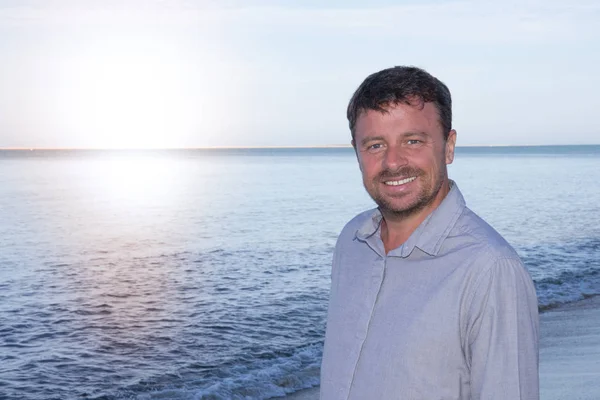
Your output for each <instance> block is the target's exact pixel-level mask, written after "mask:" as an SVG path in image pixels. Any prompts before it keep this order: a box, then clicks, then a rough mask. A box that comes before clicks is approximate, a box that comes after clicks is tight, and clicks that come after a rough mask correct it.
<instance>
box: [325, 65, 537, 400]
mask: <svg viewBox="0 0 600 400" xmlns="http://www.w3.org/2000/svg"><path fill="white" fill-rule="evenodd" d="M348 120H349V123H350V130H351V133H352V145H353V146H354V149H355V152H356V156H357V158H358V164H359V167H360V170H361V172H362V177H363V183H364V186H365V188H366V190H367V192H368V193H369V195H370V196H371V197H372V198H373V200H374V201H375V203H376V204H377V206H378V207H377V208H376V209H374V210H370V211H366V212H364V213H362V214H359V215H358V216H356V217H355V218H354V219H352V220H351V221H350V222H349V223H348V224H347V225H346V226H345V227H344V229H343V230H342V233H341V234H340V236H339V238H338V242H337V245H336V249H335V253H334V258H333V268H332V287H331V297H330V303H329V315H328V319H327V333H326V338H325V348H324V352H323V364H322V368H321V400H338V399H340V400H341V399H344V400H347V399H352V400H355V399H356V400H371V399H411V400H412V399H425V400H438V399H503V400H519V399H527V400H529V399H538V398H539V394H538V392H539V386H538V309H537V299H536V294H535V289H534V286H533V282H532V280H531V278H530V276H529V274H528V273H527V271H526V270H525V268H524V266H523V264H522V262H521V260H520V259H519V257H518V255H517V253H516V252H515V251H514V249H513V248H512V247H511V246H510V245H509V244H508V243H507V242H506V241H505V240H504V239H503V238H502V237H501V236H500V235H499V234H498V233H497V232H496V231H494V230H493V228H492V227H490V226H489V225H488V224H487V223H485V222H484V221H483V220H482V219H481V218H479V217H478V216H477V215H475V214H474V213H473V211H471V210H470V209H469V208H467V207H466V206H465V201H464V199H463V196H462V195H461V193H460V191H459V189H458V186H457V185H456V183H454V182H453V181H451V180H449V179H448V173H447V168H446V165H447V164H450V163H452V161H453V159H454V145H455V143H456V131H455V130H454V129H452V110H451V97H450V92H449V90H448V88H447V87H446V85H444V84H443V83H442V82H440V81H439V80H438V79H436V78H434V77H433V76H431V75H430V74H428V73H427V72H425V71H423V70H421V69H418V68H414V67H395V68H390V69H386V70H383V71H380V72H378V73H375V74H373V75H371V76H369V77H368V78H367V79H366V80H365V81H364V82H363V83H362V84H361V85H360V87H359V88H358V89H357V90H356V92H355V93H354V95H353V97H352V99H351V100H350V104H349V106H348Z"/></svg>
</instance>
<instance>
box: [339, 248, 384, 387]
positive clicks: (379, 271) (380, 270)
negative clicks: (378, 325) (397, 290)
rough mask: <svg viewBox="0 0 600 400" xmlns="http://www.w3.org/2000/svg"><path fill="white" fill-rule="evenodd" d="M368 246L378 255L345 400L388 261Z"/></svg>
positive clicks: (366, 335) (359, 358)
mask: <svg viewBox="0 0 600 400" xmlns="http://www.w3.org/2000/svg"><path fill="white" fill-rule="evenodd" d="M369 246H370V247H371V248H372V249H373V251H375V252H376V253H377V254H378V257H377V259H376V261H375V262H374V264H373V265H372V268H371V271H372V273H371V275H370V281H371V282H370V285H369V291H368V296H367V299H365V300H366V307H367V308H368V314H367V315H368V318H367V319H366V321H365V322H364V324H363V326H362V327H363V329H361V331H359V332H357V336H358V338H359V339H360V340H361V343H360V350H359V353H358V357H357V358H356V363H355V364H354V368H353V372H352V379H351V381H350V388H349V391H348V396H347V399H350V398H351V396H352V389H353V387H354V379H355V377H356V372H357V369H358V366H359V365H360V360H361V356H362V352H363V349H364V345H365V342H366V341H367V338H368V335H369V328H370V326H371V320H372V319H373V313H374V312H375V310H376V308H377V302H378V300H379V296H380V292H381V288H382V287H383V282H384V279H385V272H386V266H387V261H388V257H386V256H385V255H382V254H380V252H379V251H377V249H376V248H377V247H379V246H376V245H375V246H372V245H371V244H369Z"/></svg>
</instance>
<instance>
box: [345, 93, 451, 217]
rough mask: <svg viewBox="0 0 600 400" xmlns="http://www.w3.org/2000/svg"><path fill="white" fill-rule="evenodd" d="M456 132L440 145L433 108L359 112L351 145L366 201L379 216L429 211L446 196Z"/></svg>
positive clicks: (402, 107) (441, 137)
mask: <svg viewBox="0 0 600 400" xmlns="http://www.w3.org/2000/svg"><path fill="white" fill-rule="evenodd" d="M455 143H456V132H455V131H454V130H452V131H450V133H449V135H448V139H447V141H446V140H444V134H443V130H442V126H441V124H440V121H439V114H438V112H437V109H436V107H435V106H434V105H433V103H425V105H424V107H420V106H412V105H408V104H402V103H401V104H397V105H392V106H390V107H389V108H388V109H387V112H385V113H382V112H379V111H373V110H369V111H363V112H362V113H361V114H360V115H359V117H358V119H357V121H356V124H355V136H354V141H353V143H352V144H353V145H354V147H355V149H356V154H357V157H358V163H359V166H360V170H361V172H362V177H363V183H364V185H365V189H366V190H367V192H368V193H369V195H370V196H371V197H372V198H373V200H374V201H375V203H377V205H378V206H379V208H380V209H381V211H382V213H383V214H384V216H388V217H392V216H393V215H396V216H400V217H402V216H409V215H413V214H417V213H420V212H426V213H429V212H431V211H433V210H434V209H435V208H436V207H437V206H438V205H439V204H440V203H441V202H442V200H443V199H444V197H445V196H446V194H447V192H448V190H449V183H448V172H447V169H446V165H447V164H450V163H452V161H453V159H454V144H455Z"/></svg>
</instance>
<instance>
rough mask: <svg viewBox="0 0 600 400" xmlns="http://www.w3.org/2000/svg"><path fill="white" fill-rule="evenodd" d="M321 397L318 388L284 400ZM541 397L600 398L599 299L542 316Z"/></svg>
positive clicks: (560, 399) (563, 399) (567, 399)
mask: <svg viewBox="0 0 600 400" xmlns="http://www.w3.org/2000/svg"><path fill="white" fill-rule="evenodd" d="M318 398H319V389H318V388H312V389H307V390H303V391H300V392H297V393H294V394H292V395H290V396H287V397H285V399H286V400H317V399H318ZM540 398H541V399H542V400H598V399H600V296H596V297H592V298H589V299H586V300H582V301H579V302H576V303H572V304H568V305H566V306H562V307H560V308H555V309H552V310H550V311H546V312H544V313H542V314H541V315H540Z"/></svg>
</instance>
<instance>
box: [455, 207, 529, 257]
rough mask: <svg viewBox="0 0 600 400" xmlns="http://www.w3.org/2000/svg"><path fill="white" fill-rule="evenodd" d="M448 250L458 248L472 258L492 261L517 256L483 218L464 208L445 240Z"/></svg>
mask: <svg viewBox="0 0 600 400" xmlns="http://www.w3.org/2000/svg"><path fill="white" fill-rule="evenodd" d="M447 241H448V246H449V248H452V247H457V246H458V247H459V248H464V249H465V250H468V251H469V252H470V253H472V254H473V255H474V256H479V257H486V258H489V259H493V260H499V259H507V258H510V259H515V260H518V259H519V256H518V254H517V252H516V250H515V249H514V248H513V247H512V246H511V245H510V243H508V241H507V240H506V239H505V238H504V237H503V236H502V235H501V234H500V233H498V231H496V229H494V228H493V227H492V226H491V225H490V224H489V223H487V222H486V221H485V220H484V219H483V218H481V217H480V216H479V215H477V214H476V213H475V212H473V211H472V210H471V209H469V208H468V207H465V209H464V210H463V212H462V214H461V216H460V217H459V218H458V220H457V221H456V224H455V225H454V228H453V229H452V230H451V231H450V234H449V235H448V238H447Z"/></svg>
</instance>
